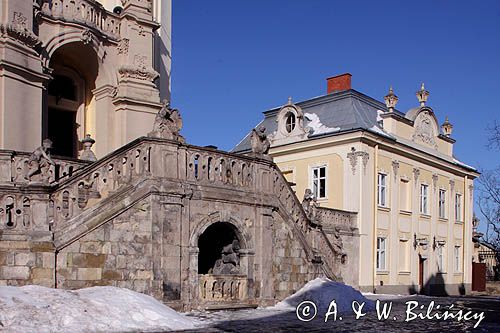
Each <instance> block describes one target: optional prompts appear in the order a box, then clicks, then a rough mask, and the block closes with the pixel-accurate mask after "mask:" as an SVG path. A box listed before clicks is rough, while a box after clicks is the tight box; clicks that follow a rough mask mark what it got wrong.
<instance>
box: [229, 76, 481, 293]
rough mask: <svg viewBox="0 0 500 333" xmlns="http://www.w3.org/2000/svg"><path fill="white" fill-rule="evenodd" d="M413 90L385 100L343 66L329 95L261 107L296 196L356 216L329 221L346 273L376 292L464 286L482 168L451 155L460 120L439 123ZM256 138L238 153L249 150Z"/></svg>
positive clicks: (463, 289) (273, 152)
mask: <svg viewBox="0 0 500 333" xmlns="http://www.w3.org/2000/svg"><path fill="white" fill-rule="evenodd" d="M416 97H417V102H418V105H417V106H416V107H414V108H412V109H410V110H408V111H407V112H401V111H399V110H397V109H396V105H397V102H398V97H397V96H396V95H395V93H394V91H393V89H392V88H391V89H390V91H389V93H388V94H387V95H386V96H385V97H384V102H380V101H378V100H376V99H374V98H371V97H369V96H366V95H364V94H362V93H360V92H358V91H356V90H354V89H352V87H351V75H350V74H343V75H339V76H335V77H332V78H329V79H327V94H326V95H323V96H320V97H316V98H313V99H310V100H305V101H302V102H298V103H293V102H292V100H291V99H289V101H288V103H286V104H285V105H283V106H282V107H280V108H276V109H271V110H268V111H266V112H264V119H263V120H262V121H261V123H260V124H259V125H257V126H256V129H255V130H254V131H256V130H258V129H261V130H260V131H261V132H262V133H263V135H267V136H269V138H270V144H271V145H270V156H272V157H273V159H274V162H275V163H276V164H277V165H278V166H279V168H280V170H281V171H282V173H283V174H284V176H285V178H286V179H287V181H288V182H289V184H290V185H291V186H292V188H293V190H294V192H295V193H296V195H297V196H300V197H302V195H304V193H305V195H304V197H313V198H314V199H313V200H314V201H315V202H316V204H317V205H319V206H320V207H321V208H322V210H328V209H331V210H332V214H335V215H336V216H339V215H342V214H344V215H346V216H347V215H349V216H353V219H354V222H351V223H349V224H347V225H345V224H344V223H343V222H340V221H339V220H337V221H338V222H333V223H331V225H333V226H334V228H336V229H337V233H338V234H339V235H340V237H341V238H342V239H343V244H344V248H343V252H344V253H346V254H347V257H346V258H347V265H344V266H341V267H340V269H341V270H343V278H344V281H346V282H347V283H349V284H351V285H354V286H357V287H359V288H360V289H361V290H362V291H368V292H377V293H397V294H408V293H416V292H423V293H430V294H464V293H467V292H469V291H470V289H471V281H472V257H473V202H474V200H473V189H474V184H473V183H474V179H475V178H476V177H478V176H479V173H478V172H477V171H476V169H475V168H473V167H471V166H468V165H466V164H464V163H463V162H460V161H459V160H457V159H456V158H455V157H454V154H453V146H454V144H455V140H454V139H453V137H452V130H453V126H452V124H451V123H450V122H449V121H448V118H447V117H446V120H445V121H444V122H443V123H442V125H441V126H440V125H439V122H438V119H437V113H436V112H435V111H434V110H433V109H432V108H431V107H430V106H429V105H428V103H427V101H428V98H429V92H428V91H427V90H426V89H425V87H424V85H423V84H422V86H421V88H420V89H419V90H418V91H417V92H416ZM250 139H251V133H249V134H248V135H247V136H246V137H245V138H243V140H242V141H241V142H240V143H239V144H238V145H237V146H236V147H235V148H234V149H233V152H237V153H245V152H248V151H250V149H251V142H250V141H251V140H250ZM333 212H334V213H333ZM333 219H334V220H335V218H333ZM328 228H329V227H328V226H323V230H328Z"/></svg>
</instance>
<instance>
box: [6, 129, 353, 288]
mask: <svg viewBox="0 0 500 333" xmlns="http://www.w3.org/2000/svg"><path fill="white" fill-rule="evenodd" d="M29 156H30V154H27V153H15V152H9V151H2V152H0V182H1V183H0V186H1V187H2V191H1V192H0V230H5V231H17V232H21V233H22V232H24V231H33V230H34V231H45V232H50V231H51V232H55V233H56V234H57V235H58V234H65V233H66V232H65V231H63V230H67V228H69V229H72V226H77V225H79V224H80V223H84V222H86V221H88V220H89V218H90V215H92V214H93V215H92V216H96V213H95V212H96V211H97V212H107V211H109V210H110V208H111V207H115V208H116V202H122V199H120V198H122V197H123V198H128V199H127V200H129V199H130V197H131V195H132V196H133V193H129V192H128V191H130V190H131V189H133V188H137V185H138V184H139V183H141V182H147V181H148V180H159V179H161V180H162V181H161V182H160V183H163V184H166V183H169V182H170V183H172V184H177V185H175V186H179V184H180V186H181V187H182V188H184V189H185V190H188V189H189V187H190V186H193V188H196V187H197V186H209V187H210V186H212V187H217V188H227V190H231V191H235V192H234V193H235V194H236V193H241V194H240V195H242V196H243V197H247V196H248V193H252V195H253V196H255V198H267V199H266V200H269V201H268V202H269V204H271V205H273V206H276V207H277V208H278V213H279V214H280V215H282V217H283V218H284V219H285V220H287V221H290V224H291V225H292V226H293V227H294V228H296V229H297V235H298V238H299V241H300V242H301V243H302V246H303V248H304V250H305V253H306V255H307V257H308V258H309V260H314V259H318V258H316V257H317V256H318V253H321V259H318V260H319V261H321V260H323V262H325V263H326V265H327V266H329V267H330V268H331V267H333V265H334V261H332V260H334V259H332V258H335V253H334V251H333V248H332V246H331V244H329V241H328V238H327V237H326V235H325V234H324V233H323V232H318V226H314V225H312V224H311V222H310V220H309V218H308V217H307V215H306V214H305V212H304V210H303V209H302V205H301V203H300V202H299V200H298V199H297V197H296V196H295V194H294V193H293V191H292V189H291V188H290V186H289V185H288V183H287V181H286V179H285V178H284V177H283V175H282V174H281V172H280V171H279V169H278V168H277V167H276V166H275V165H274V164H273V163H272V162H270V161H268V160H266V159H260V158H256V157H248V156H242V155H235V154H230V153H226V152H222V151H218V150H214V149H210V148H203V147H196V146H191V145H185V144H181V143H179V142H176V141H171V140H165V139H156V138H145V137H143V138H139V139H137V140H135V141H133V142H131V143H129V144H128V145H125V146H123V147H122V148H120V149H118V150H116V151H114V152H113V153H111V154H109V155H108V156H106V157H104V158H102V159H100V160H99V161H97V162H93V163H89V162H85V161H78V160H64V159H55V162H56V166H51V167H50V170H48V171H46V173H47V174H46V175H45V176H46V179H47V180H46V181H45V182H39V183H33V182H32V181H31V180H29V179H26V172H27V168H28V164H27V163H28V161H29ZM157 183H158V182H157ZM28 185H29V186H28ZM33 185H37V186H33ZM35 188H36V190H35ZM145 190H146V192H147V191H148V188H147V186H146V188H145ZM254 200H255V199H254ZM259 200H260V199H259ZM263 203H264V202H263ZM109 204H111V206H109ZM89 212H93V213H92V214H90V213H89ZM320 212H321V221H323V223H325V224H328V223H330V222H328V221H329V220H330V219H333V220H334V221H336V222H334V223H337V222H339V221H341V222H342V221H343V222H342V223H345V224H346V223H348V222H347V221H349V219H350V217H349V216H348V214H346V215H343V213H340V212H335V211H333V210H324V209H321V210H320ZM89 214H90V215H89ZM110 214H111V213H110ZM102 218H105V217H104V216H101V217H99V218H98V219H100V220H102ZM75 232H76V231H75ZM57 235H56V236H57ZM328 258H330V259H331V260H330V259H328ZM330 268H328V267H326V268H325V273H326V274H327V275H329V276H331V277H334V274H331V272H332V270H331V269H330ZM214 281H219V280H214ZM219 282H220V281H219Z"/></svg>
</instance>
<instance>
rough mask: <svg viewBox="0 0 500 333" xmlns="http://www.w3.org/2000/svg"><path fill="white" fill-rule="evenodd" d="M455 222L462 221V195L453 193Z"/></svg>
mask: <svg viewBox="0 0 500 333" xmlns="http://www.w3.org/2000/svg"><path fill="white" fill-rule="evenodd" d="M455 220H456V221H462V193H455Z"/></svg>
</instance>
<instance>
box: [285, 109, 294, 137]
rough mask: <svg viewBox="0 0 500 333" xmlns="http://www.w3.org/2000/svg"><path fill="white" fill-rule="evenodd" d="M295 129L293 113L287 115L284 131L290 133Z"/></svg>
mask: <svg viewBox="0 0 500 333" xmlns="http://www.w3.org/2000/svg"><path fill="white" fill-rule="evenodd" d="M294 128H295V115H294V114H293V113H289V114H288V115H287V117H286V131H287V132H288V133H291V132H292V131H293V129H294Z"/></svg>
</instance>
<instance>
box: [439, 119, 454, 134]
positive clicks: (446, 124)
mask: <svg viewBox="0 0 500 333" xmlns="http://www.w3.org/2000/svg"><path fill="white" fill-rule="evenodd" d="M441 130H442V131H443V134H444V135H445V136H447V137H448V138H449V137H451V133H452V131H453V125H452V124H451V123H450V121H449V120H448V116H447V117H446V119H445V120H444V123H443V124H442V125H441Z"/></svg>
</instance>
